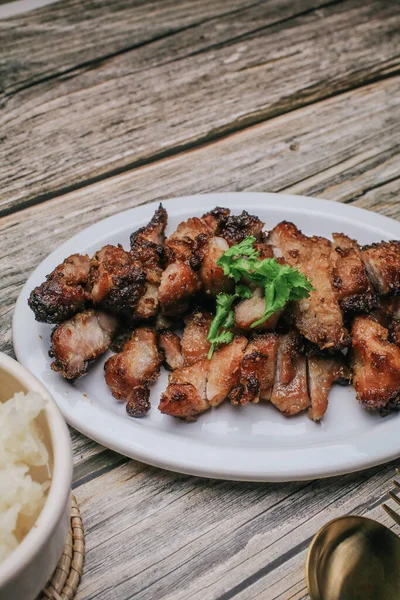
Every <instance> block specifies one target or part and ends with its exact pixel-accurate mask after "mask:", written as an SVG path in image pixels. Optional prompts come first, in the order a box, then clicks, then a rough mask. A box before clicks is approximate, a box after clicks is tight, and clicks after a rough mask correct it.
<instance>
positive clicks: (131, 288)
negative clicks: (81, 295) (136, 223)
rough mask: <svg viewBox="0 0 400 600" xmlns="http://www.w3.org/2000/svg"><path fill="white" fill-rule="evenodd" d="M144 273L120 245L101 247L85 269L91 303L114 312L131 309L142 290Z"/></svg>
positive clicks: (144, 279)
mask: <svg viewBox="0 0 400 600" xmlns="http://www.w3.org/2000/svg"><path fill="white" fill-rule="evenodd" d="M145 281H146V273H145V271H144V269H143V267H142V266H141V264H140V263H139V262H136V261H135V260H134V259H133V258H132V256H131V254H129V252H126V251H125V250H124V249H123V248H122V246H120V245H118V246H111V245H107V246H104V247H103V248H102V249H101V250H99V251H98V252H96V254H95V255H94V256H93V258H92V261H91V266H90V272H89V282H90V284H91V286H92V288H91V294H92V300H93V303H94V304H95V305H96V306H101V307H102V308H105V309H106V310H109V311H110V312H112V313H114V312H116V313H121V312H127V311H131V310H132V308H134V307H135V305H136V304H137V302H138V300H139V298H140V297H141V296H142V295H143V293H144V290H145Z"/></svg>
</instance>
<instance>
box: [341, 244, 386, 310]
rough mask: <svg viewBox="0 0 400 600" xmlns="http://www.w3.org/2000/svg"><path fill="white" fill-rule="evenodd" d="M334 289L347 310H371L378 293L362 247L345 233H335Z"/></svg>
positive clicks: (343, 307) (343, 308)
mask: <svg viewBox="0 0 400 600" xmlns="http://www.w3.org/2000/svg"><path fill="white" fill-rule="evenodd" d="M332 237H333V251H332V262H333V267H334V268H333V289H334V291H335V294H336V298H337V300H338V301H339V305H340V308H341V309H342V310H344V311H345V312H371V310H373V309H374V308H375V306H376V294H375V292H374V288H373V287H372V285H371V282H370V280H369V279H368V276H367V273H366V271H365V267H364V263H363V262H362V260H361V252H360V248H359V246H358V244H357V242H356V241H355V240H352V239H350V238H349V237H347V235H344V233H334V234H333V236H332Z"/></svg>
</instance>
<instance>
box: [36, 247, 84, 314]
mask: <svg viewBox="0 0 400 600" xmlns="http://www.w3.org/2000/svg"><path fill="white" fill-rule="evenodd" d="M89 269H90V258H89V256H88V255H87V254H85V255H84V256H82V255H81V254H72V256H69V257H68V258H66V259H65V260H64V262H63V263H61V265H58V267H56V268H55V269H54V271H52V272H51V273H50V275H47V277H46V281H45V282H44V283H42V284H41V285H39V286H38V287H36V288H35V289H34V290H32V292H31V294H30V296H29V299H28V304H29V306H30V308H31V309H32V310H33V312H34V313H35V319H36V321H42V322H44V323H60V322H62V321H65V319H68V318H69V317H72V316H73V315H74V314H76V313H77V312H79V311H81V310H82V309H83V308H84V306H85V304H86V303H87V301H88V300H90V294H89V293H88V292H87V291H86V288H85V286H86V284H87V281H88V276H89Z"/></svg>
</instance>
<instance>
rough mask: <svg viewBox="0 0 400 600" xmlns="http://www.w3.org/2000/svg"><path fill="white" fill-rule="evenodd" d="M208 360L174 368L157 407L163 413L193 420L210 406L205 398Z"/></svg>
mask: <svg viewBox="0 0 400 600" xmlns="http://www.w3.org/2000/svg"><path fill="white" fill-rule="evenodd" d="M207 368H208V360H207V359H204V360H200V361H199V362H197V363H195V364H194V365H190V366H189V367H183V368H181V369H176V371H174V372H173V373H171V375H170V376H169V383H168V387H167V389H166V390H165V392H164V393H163V394H162V396H161V400H160V404H159V406H158V408H159V409H160V411H161V412H162V413H164V414H165V415H171V416H172V417H179V418H180V419H185V420H186V421H195V420H196V419H197V417H198V415H199V414H200V413H202V412H204V411H205V410H208V409H209V408H210V406H209V404H208V402H207V398H206V381H207Z"/></svg>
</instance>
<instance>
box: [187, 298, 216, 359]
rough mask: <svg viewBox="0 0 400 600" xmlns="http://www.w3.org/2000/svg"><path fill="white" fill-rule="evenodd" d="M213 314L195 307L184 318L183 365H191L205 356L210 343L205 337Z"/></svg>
mask: <svg viewBox="0 0 400 600" xmlns="http://www.w3.org/2000/svg"><path fill="white" fill-rule="evenodd" d="M212 320H213V316H212V314H211V313H209V312H207V311H204V310H201V309H195V310H194V311H193V312H192V313H191V314H190V315H189V316H188V317H187V318H186V319H185V323H186V325H185V329H184V330H183V335H182V342H181V343H182V356H183V360H184V363H185V365H192V364H193V363H195V362H197V361H198V360H202V359H203V358H207V354H208V351H209V350H210V347H211V344H210V342H209V341H208V339H207V336H208V331H209V329H210V325H211V321H212Z"/></svg>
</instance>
